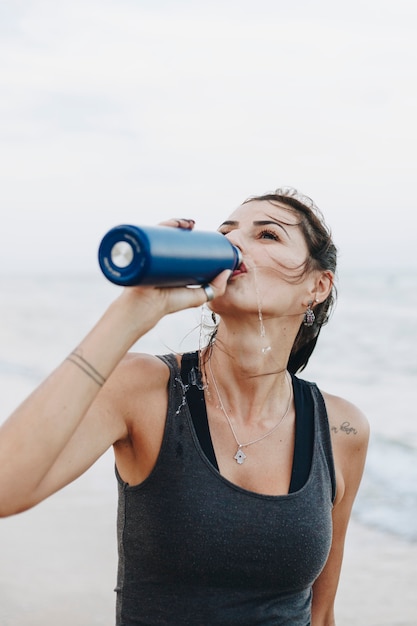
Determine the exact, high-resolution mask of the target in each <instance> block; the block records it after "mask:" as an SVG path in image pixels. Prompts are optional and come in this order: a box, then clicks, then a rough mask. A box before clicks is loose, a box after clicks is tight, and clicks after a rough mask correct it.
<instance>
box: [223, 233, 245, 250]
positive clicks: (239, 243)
mask: <svg viewBox="0 0 417 626" xmlns="http://www.w3.org/2000/svg"><path fill="white" fill-rule="evenodd" d="M226 237H227V239H228V240H229V241H230V243H231V244H233V245H234V246H235V247H236V248H238V249H239V250H240V252H243V240H242V236H241V233H240V231H239V229H238V228H234V229H233V230H231V231H230V232H228V233H227V235H226Z"/></svg>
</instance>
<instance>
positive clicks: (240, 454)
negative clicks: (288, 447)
mask: <svg viewBox="0 0 417 626" xmlns="http://www.w3.org/2000/svg"><path fill="white" fill-rule="evenodd" d="M208 367H209V370H210V375H211V378H212V380H213V385H214V389H215V390H216V394H217V398H218V401H219V406H220V409H221V411H222V413H223V414H224V416H225V418H226V420H227V423H228V424H229V427H230V430H231V431H232V435H233V437H234V439H235V441H236V443H237V451H236V454H235V455H234V457H233V458H234V459H235V460H236V463H239V465H242V463H244V461H245V459H246V454H245V453H244V451H243V448H247V447H248V446H252V445H253V444H254V443H258V441H262V439H266V437H269V435H272V433H273V432H275V431H276V430H277V428H278V426H280V425H281V423H282V422H283V420H284V419H285V417H286V416H287V413H288V411H289V410H290V406H291V400H292V385H291V382H290V377H289V374H288V372H286V379H287V382H288V386H289V389H290V395H289V398H288V404H287V408H286V409H285V412H284V415H283V416H282V417H281V419H280V420H279V422H278V423H277V424H275V426H274V427H273V428H272V429H271V430H269V431H268V432H267V433H265V434H264V435H261V436H260V437H258V438H257V439H253V441H248V442H247V443H241V442H240V441H239V439H238V438H237V435H236V431H235V429H234V428H233V424H232V422H231V420H230V417H229V416H228V414H227V411H226V409H225V408H224V404H223V400H222V398H221V396H220V392H219V388H218V387H217V383H216V379H215V378H214V374H213V370H212V369H211V359H209V360H208Z"/></svg>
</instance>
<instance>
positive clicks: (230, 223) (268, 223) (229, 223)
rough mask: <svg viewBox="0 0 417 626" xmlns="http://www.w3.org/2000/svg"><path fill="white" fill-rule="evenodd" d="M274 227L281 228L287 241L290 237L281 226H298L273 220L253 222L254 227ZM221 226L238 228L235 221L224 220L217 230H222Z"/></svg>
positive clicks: (237, 223)
mask: <svg viewBox="0 0 417 626" xmlns="http://www.w3.org/2000/svg"><path fill="white" fill-rule="evenodd" d="M271 224H272V225H274V226H279V227H280V228H282V230H283V231H284V233H285V234H286V235H287V237H288V239H290V235H289V234H288V232H287V230H286V228H285V227H284V226H283V224H285V226H297V225H298V224H289V223H287V222H281V221H277V220H273V219H269V220H256V221H254V222H253V225H254V226H270V225H271ZM223 226H233V227H234V228H236V227H237V226H239V222H238V221H235V220H226V221H225V222H223V224H221V225H220V226H219V228H222V227H223Z"/></svg>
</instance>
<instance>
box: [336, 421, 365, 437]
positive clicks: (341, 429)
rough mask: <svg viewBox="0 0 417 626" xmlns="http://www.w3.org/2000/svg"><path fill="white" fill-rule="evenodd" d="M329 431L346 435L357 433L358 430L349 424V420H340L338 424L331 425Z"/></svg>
mask: <svg viewBox="0 0 417 626" xmlns="http://www.w3.org/2000/svg"><path fill="white" fill-rule="evenodd" d="M331 431H332V432H334V433H345V434H346V435H357V434H358V431H357V430H356V428H353V426H351V425H350V422H342V423H341V424H340V426H332V427H331Z"/></svg>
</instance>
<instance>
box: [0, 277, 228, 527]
mask: <svg viewBox="0 0 417 626" xmlns="http://www.w3.org/2000/svg"><path fill="white" fill-rule="evenodd" d="M228 276H229V272H223V273H222V274H220V275H219V276H218V277H217V278H216V279H215V280H214V281H213V282H212V286H213V289H214V292H215V295H220V294H221V293H223V291H224V289H225V287H226V282H227V278H228ZM205 301H206V294H205V292H204V290H203V289H187V288H185V287H184V288H175V289H158V288H153V287H138V288H136V287H135V288H128V289H125V290H124V291H123V292H122V294H121V295H120V296H119V298H117V299H116V300H115V301H114V302H113V303H112V304H111V305H110V307H109V308H108V309H107V311H106V312H105V313H104V315H103V317H102V318H101V319H100V321H99V322H98V323H97V324H96V326H95V327H94V328H93V329H92V330H91V332H90V333H89V334H88V335H87V336H86V337H85V339H84V340H83V341H82V342H81V343H80V344H79V346H78V347H77V348H76V349H75V350H74V354H73V355H70V356H69V358H67V359H66V360H65V361H64V362H63V363H62V364H61V365H60V366H59V367H58V368H57V369H56V370H55V371H54V372H53V373H52V374H51V375H50V376H49V377H48V378H47V379H46V380H45V381H44V382H43V383H42V384H41V385H40V386H39V387H38V388H37V389H36V390H35V391H34V392H33V393H32V394H31V395H30V396H29V397H28V398H27V399H26V400H25V401H24V402H23V403H22V404H21V405H20V406H19V407H18V408H17V409H16V410H15V411H14V413H13V414H12V415H11V416H10V417H9V419H8V420H7V421H6V422H5V423H4V424H3V425H2V427H1V428H0V516H6V515H12V514H14V513H18V512H20V511H23V510H25V509H27V508H29V507H31V506H33V505H34V504H36V503H37V502H39V501H40V500H42V499H44V498H45V497H47V496H48V495H50V494H51V493H53V492H54V491H56V490H57V489H59V488H60V486H63V485H64V484H66V483H67V482H69V481H70V480H72V479H73V478H74V477H76V476H78V475H80V473H82V472H83V471H85V470H86V469H87V468H88V467H89V466H90V465H91V464H92V463H94V461H95V460H96V459H97V458H98V457H99V456H100V455H101V454H103V453H104V451H105V450H106V449H107V448H108V447H109V446H110V445H112V444H113V443H114V442H116V441H118V440H119V439H121V438H123V437H125V436H126V434H127V429H126V423H125V416H124V414H123V409H122V404H123V397H118V396H117V392H116V389H117V388H118V385H117V384H116V382H117V381H116V378H117V373H116V372H115V371H114V370H115V368H116V367H117V365H118V364H119V363H120V361H121V360H122V359H123V357H124V356H125V354H126V352H127V351H128V350H129V349H130V348H131V347H132V345H133V344H134V343H135V342H136V341H137V340H138V339H139V338H140V337H141V336H142V335H144V334H145V333H146V332H148V331H149V330H150V329H151V328H152V327H153V326H154V325H155V324H156V323H157V322H158V321H159V320H160V319H161V318H162V317H163V316H164V315H167V314H169V313H173V312H175V311H179V310H181V309H185V308H189V307H195V306H199V305H201V304H203V303H204V302H205ZM144 363H145V362H144ZM142 371H143V378H144V381H142V385H143V387H142V389H143V390H146V389H151V388H152V375H153V373H152V368H151V369H149V367H146V366H145V365H144V366H143V369H142ZM112 372H114V374H113V376H112ZM105 379H109V380H108V382H106V383H105V384H103V381H104V380H105ZM77 431H78V432H82V434H83V436H82V437H80V436H78V437H77ZM71 442H72V445H71ZM74 442H75V443H74ZM68 446H71V453H70V454H66V449H68Z"/></svg>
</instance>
